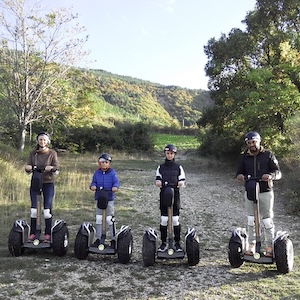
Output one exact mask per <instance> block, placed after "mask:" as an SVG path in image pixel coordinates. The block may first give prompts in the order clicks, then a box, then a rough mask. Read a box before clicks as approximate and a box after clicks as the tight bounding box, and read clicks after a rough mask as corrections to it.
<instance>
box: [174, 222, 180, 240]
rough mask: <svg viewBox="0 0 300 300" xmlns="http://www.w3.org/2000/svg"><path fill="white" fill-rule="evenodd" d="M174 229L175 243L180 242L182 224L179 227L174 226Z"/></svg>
mask: <svg viewBox="0 0 300 300" xmlns="http://www.w3.org/2000/svg"><path fill="white" fill-rule="evenodd" d="M173 228H174V240H175V243H178V242H179V241H180V224H179V225H178V226H173Z"/></svg>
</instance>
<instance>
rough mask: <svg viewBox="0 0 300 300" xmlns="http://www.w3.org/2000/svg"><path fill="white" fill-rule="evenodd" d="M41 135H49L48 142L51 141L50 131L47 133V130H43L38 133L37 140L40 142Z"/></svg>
mask: <svg viewBox="0 0 300 300" xmlns="http://www.w3.org/2000/svg"><path fill="white" fill-rule="evenodd" d="M41 135H45V136H46V137H47V139H48V144H50V143H51V140H50V135H49V133H47V132H45V131H42V132H40V133H38V135H37V136H36V141H37V142H38V140H39V137H40V136H41Z"/></svg>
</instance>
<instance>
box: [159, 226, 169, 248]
mask: <svg viewBox="0 0 300 300" xmlns="http://www.w3.org/2000/svg"><path fill="white" fill-rule="evenodd" d="M167 231H168V228H167V226H162V225H160V238H161V241H162V243H161V245H160V247H159V248H158V251H160V252H164V251H165V250H166V249H167V234H168V232H167Z"/></svg>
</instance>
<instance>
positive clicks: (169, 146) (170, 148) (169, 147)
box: [164, 144, 177, 153]
mask: <svg viewBox="0 0 300 300" xmlns="http://www.w3.org/2000/svg"><path fill="white" fill-rule="evenodd" d="M166 151H172V152H174V153H176V152H177V148H176V147H175V146H174V145H172V144H169V145H167V146H166V147H165V149H164V152H166Z"/></svg>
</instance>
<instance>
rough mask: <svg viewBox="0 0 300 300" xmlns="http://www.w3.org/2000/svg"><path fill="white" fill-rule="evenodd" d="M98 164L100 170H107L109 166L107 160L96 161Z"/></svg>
mask: <svg viewBox="0 0 300 300" xmlns="http://www.w3.org/2000/svg"><path fill="white" fill-rule="evenodd" d="M98 164H99V167H100V169H101V170H102V171H107V170H108V169H109V168H110V162H109V161H108V160H101V161H98Z"/></svg>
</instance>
